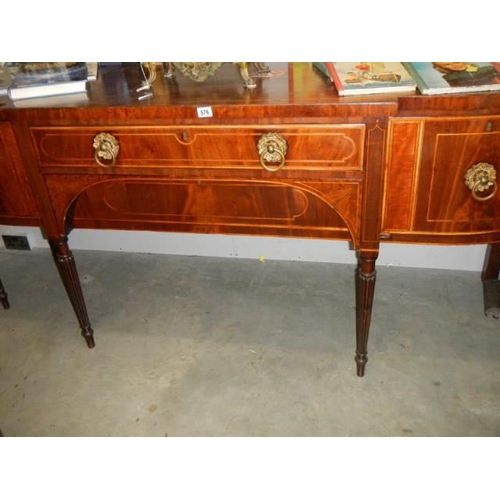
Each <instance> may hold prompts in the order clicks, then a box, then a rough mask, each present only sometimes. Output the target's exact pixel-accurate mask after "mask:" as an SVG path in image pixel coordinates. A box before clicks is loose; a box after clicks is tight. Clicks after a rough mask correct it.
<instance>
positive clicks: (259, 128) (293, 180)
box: [0, 63, 500, 376]
mask: <svg viewBox="0 0 500 500" xmlns="http://www.w3.org/2000/svg"><path fill="white" fill-rule="evenodd" d="M270 67H271V70H272V77H271V78H265V79H259V80H258V81H257V86H256V88H254V89H248V88H246V87H245V86H244V85H243V82H242V80H241V77H240V74H239V71H238V68H237V67H236V66H234V65H232V64H230V63H228V64H224V65H223V66H222V68H221V69H220V70H219V71H218V72H217V74H216V75H215V76H214V77H213V78H210V79H209V80H207V81H206V82H204V83H203V84H200V83H197V82H193V81H191V80H189V79H186V78H185V77H183V76H182V75H180V74H179V75H177V76H176V77H175V78H164V77H161V76H160V77H159V78H157V80H156V81H155V82H154V84H153V89H152V90H153V92H152V96H151V97H148V98H146V99H139V98H138V96H139V93H138V92H137V88H138V87H139V86H140V85H141V76H142V75H141V73H140V71H139V67H138V65H137V64H129V65H121V66H115V67H110V68H101V71H100V75H99V78H98V80H97V81H96V82H91V83H89V84H88V92H87V93H86V94H83V95H79V96H65V97H62V98H57V99H47V100H42V101H41V100H31V101H24V102H20V103H12V102H9V101H7V100H6V99H3V100H1V99H0V160H1V164H0V180H1V181H2V183H1V186H3V187H1V186H0V222H4V223H14V224H15V223H18V224H24V223H31V224H35V225H39V226H40V227H42V228H43V231H44V233H45V234H46V235H47V239H48V241H49V243H50V247H51V249H52V253H53V256H54V261H55V263H56V267H57V269H58V271H59V273H60V275H61V279H62V281H63V283H64V286H65V288H66V291H67V293H68V296H69V299H70V301H71V304H72V306H73V308H74V311H75V314H76V316H77V319H78V322H79V325H80V330H81V334H82V336H83V337H84V339H85V341H86V344H87V345H88V347H94V345H95V340H94V332H93V329H92V326H91V324H90V319H89V315H88V313H87V308H86V305H85V300H84V297H83V293H82V289H81V286H80V280H79V278H78V271H77V266H76V262H75V258H74V256H73V253H72V252H71V249H70V248H69V246H68V240H67V236H68V234H69V233H70V231H71V230H72V229H73V228H106V229H134V230H154V231H181V232H191V233H212V234H248V235H269V236H283V237H301V238H322V239H342V240H347V241H349V242H350V243H351V246H352V249H353V251H355V252H356V254H357V259H358V265H357V269H356V276H355V291H356V293H355V295H356V348H355V361H356V372H357V375H358V376H363V375H364V373H365V366H366V363H367V360H368V338H369V332H370V323H371V316H372V308H373V301H374V292H375V282H376V261H377V257H378V255H379V246H380V241H381V240H382V241H383V240H389V241H400V242H412V243H414V242H423V243H435V244H450V243H453V244H464V243H495V246H493V247H492V248H494V249H495V253H494V255H497V253H496V252H497V245H498V244H499V242H500V200H499V195H498V193H497V194H496V196H493V197H492V199H491V200H488V201H485V202H480V201H477V200H475V199H474V198H473V197H472V196H471V192H470V189H469V188H468V187H467V186H466V185H465V183H464V175H465V172H466V171H467V169H468V168H470V166H471V165H473V164H474V163H477V162H489V163H492V164H494V165H495V166H498V168H500V94H497V93H488V94H469V95H454V96H432V97H428V96H427V97H424V96H421V95H419V94H418V92H415V93H414V94H404V95H398V94H380V95H371V96H357V97H339V96H338V94H337V92H336V90H335V88H334V87H333V85H332V84H331V82H330V81H329V80H328V79H327V78H325V77H324V76H323V75H322V74H320V73H318V72H317V71H316V70H315V69H314V68H313V67H312V65H311V63H270ZM207 106H209V107H210V108H211V111H212V115H213V116H211V117H209V118H204V117H200V116H198V108H200V107H207ZM102 132H105V133H107V134H111V135H112V136H113V137H114V138H115V139H116V140H117V141H118V144H119V152H118V153H117V155H116V158H115V159H113V161H112V162H110V164H108V165H104V166H103V165H100V164H99V163H98V162H96V159H95V156H94V155H95V150H94V147H93V140H94V137H95V136H96V135H97V134H100V133H102ZM268 133H276V134H279V136H280V137H281V138H282V139H284V140H285V142H286V144H287V151H286V155H285V158H284V162H283V165H282V168H280V169H279V170H278V171H268V170H267V169H265V168H264V167H263V165H262V163H261V159H260V157H259V152H258V143H259V140H260V138H261V137H263V136H264V135H265V134H268ZM12 173H14V174H12ZM14 191H15V192H16V193H17V194H14ZM499 266H500V262H498V258H493V257H491V258H490V259H489V264H488V272H487V274H488V276H492V275H495V273H496V276H498V267H499Z"/></svg>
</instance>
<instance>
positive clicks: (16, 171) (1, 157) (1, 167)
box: [0, 122, 39, 225]
mask: <svg viewBox="0 0 500 500" xmlns="http://www.w3.org/2000/svg"><path fill="white" fill-rule="evenodd" d="M0 224H9V225H10V224H12V225H15V224H19V225H39V213H38V208H37V204H36V202H35V198H34V196H33V192H32V190H31V187H30V185H29V182H28V178H27V176H26V172H25V169H24V165H23V163H22V160H21V155H20V153H19V149H18V147H17V142H16V138H15V136H14V133H13V131H12V127H11V125H10V123H8V122H0Z"/></svg>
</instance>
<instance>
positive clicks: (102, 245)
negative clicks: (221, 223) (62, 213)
mask: <svg viewBox="0 0 500 500" xmlns="http://www.w3.org/2000/svg"><path fill="white" fill-rule="evenodd" d="M0 234H12V235H27V236H28V239H29V241H30V245H31V247H32V248H48V244H47V241H46V240H44V238H43V236H42V233H41V232H40V230H39V229H37V228H25V227H11V226H0ZM0 241H1V245H0V251H7V250H5V248H4V247H3V240H0ZM69 244H70V247H71V249H72V250H103V251H120V252H138V253H157V254H171V255H199V256H207V257H230V258H248V259H259V258H261V259H266V260H296V261H307V262H332V263H339V264H355V263H356V256H355V253H354V252H353V251H351V250H350V248H349V244H348V243H347V242H345V241H325V240H309V239H295V238H270V237H258V236H224V235H205V234H203V235H198V234H181V233H155V232H149V231H144V232H143V231H108V230H86V229H76V230H74V231H73V232H72V233H71V234H70V236H69ZM8 251H10V252H12V251H14V250H8ZM485 251H486V245H470V246H469V245H467V246H436V245H402V244H395V243H393V244H391V243H383V244H382V245H381V247H380V256H379V258H378V261H377V264H378V265H382V266H397V267H421V268H433V269H454V270H455V269H457V270H462V271H481V269H482V267H483V260H484V255H485Z"/></svg>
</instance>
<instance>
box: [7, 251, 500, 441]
mask: <svg viewBox="0 0 500 500" xmlns="http://www.w3.org/2000/svg"><path fill="white" fill-rule="evenodd" d="M75 257H76V261H77V265H78V269H79V273H80V277H81V280H82V285H83V288H84V294H85V296H86V301H87V307H88V310H89V315H90V318H91V321H92V325H93V327H94V330H95V337H96V343H97V346H96V348H95V349H93V350H89V349H87V348H86V346H85V343H84V340H83V339H82V338H81V337H80V334H79V328H78V326H77V323H76V319H75V317H74V315H73V311H72V309H71V306H70V304H69V301H68V299H67V297H66V295H65V292H64V290H63V287H62V284H61V282H60V280H59V276H58V274H57V271H56V269H55V266H54V264H53V262H52V259H51V256H50V253H49V252H48V251H47V250H41V249H39V250H36V249H35V250H32V251H29V252H22V251H17V252H16V251H2V252H0V277H1V279H2V281H3V283H4V286H5V288H6V289H7V292H8V294H9V300H10V302H11V309H9V310H2V309H0V429H1V430H2V432H3V433H4V435H6V436H500V364H499V358H500V323H499V321H498V320H495V319H491V318H487V317H486V316H485V315H484V313H483V302H482V287H481V282H480V279H479V275H478V273H472V272H456V271H436V270H422V269H405V268H383V267H380V268H379V270H378V281H377V288H376V293H375V295H376V297H375V307H374V312H373V318H372V328H371V335H370V341H369V353H368V355H369V362H368V365H367V371H366V376H365V377H364V378H358V377H356V375H355V365H354V361H353V355H354V341H355V333H354V332H355V321H354V268H353V267H352V266H350V265H332V264H318V263H302V262H274V261H266V262H259V261H258V260H239V259H221V258H200V257H173V256H166V255H147V254H130V253H128V254H127V253H115V252H95V251H77V252H75Z"/></svg>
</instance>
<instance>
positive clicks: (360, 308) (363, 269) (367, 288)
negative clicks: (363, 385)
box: [354, 253, 377, 377]
mask: <svg viewBox="0 0 500 500" xmlns="http://www.w3.org/2000/svg"><path fill="white" fill-rule="evenodd" d="M376 260H377V254H372V253H370V254H364V253H361V255H360V256H359V260H358V266H357V268H356V354H355V356H354V361H355V362H356V373H357V375H358V377H363V376H364V374H365V366H366V363H367V362H368V355H367V352H368V349H367V346H368V335H369V332H370V321H371V315H372V306H373V295H374V292H375V281H376V272H375V261H376Z"/></svg>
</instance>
